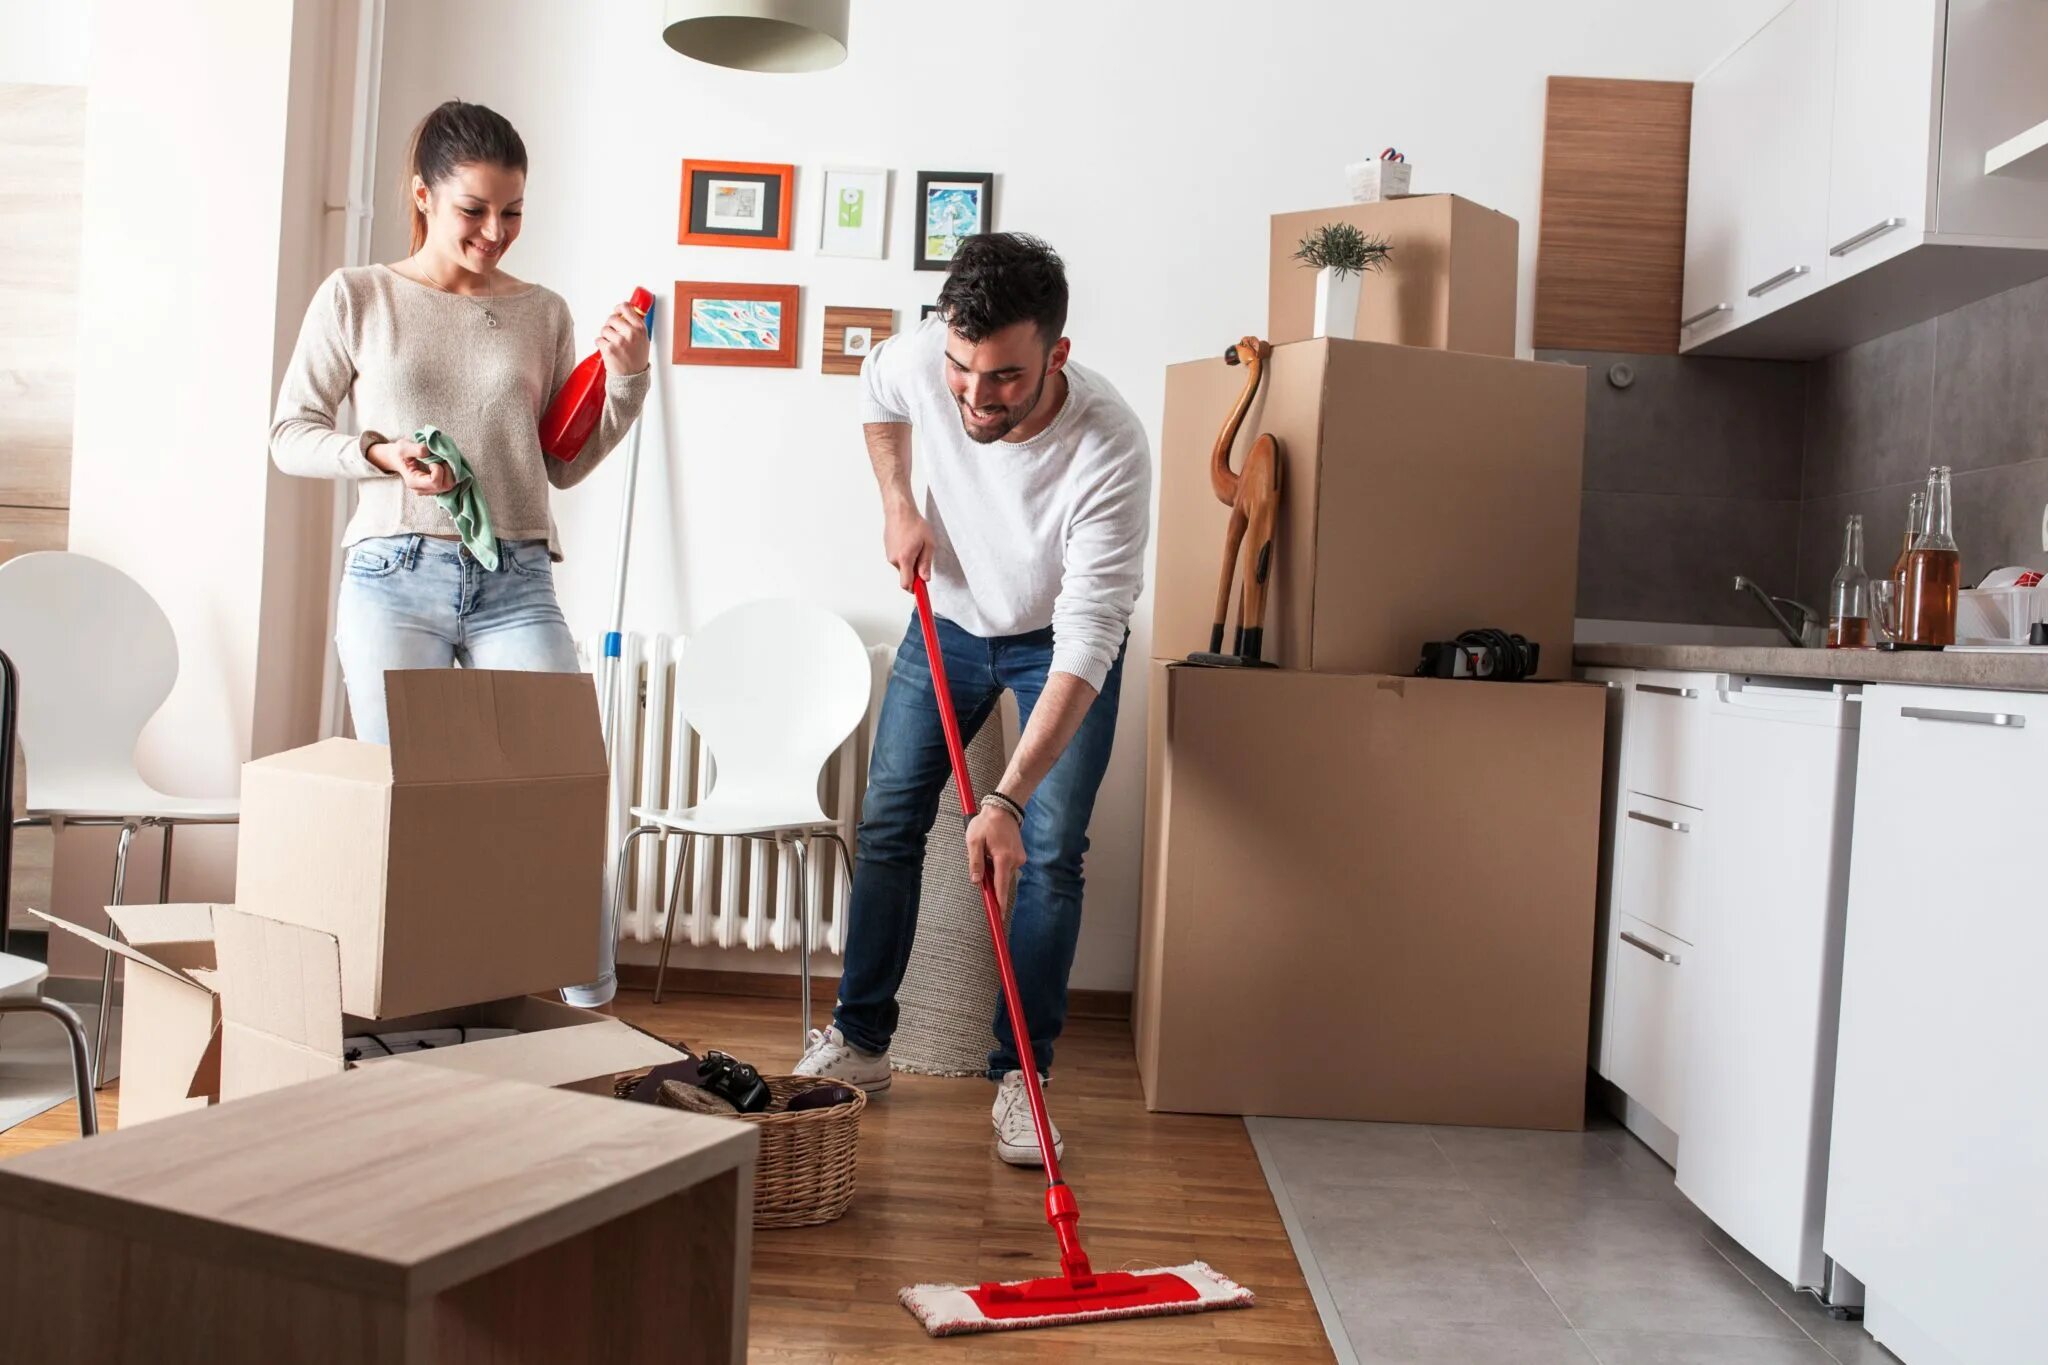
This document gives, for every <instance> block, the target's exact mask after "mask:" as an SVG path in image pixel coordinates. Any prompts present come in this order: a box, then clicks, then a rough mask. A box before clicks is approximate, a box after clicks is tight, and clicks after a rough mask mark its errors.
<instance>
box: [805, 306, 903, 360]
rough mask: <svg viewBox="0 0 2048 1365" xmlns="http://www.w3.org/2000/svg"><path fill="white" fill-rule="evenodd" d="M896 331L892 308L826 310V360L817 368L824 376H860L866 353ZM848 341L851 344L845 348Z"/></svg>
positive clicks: (894, 314) (894, 315)
mask: <svg viewBox="0 0 2048 1365" xmlns="http://www.w3.org/2000/svg"><path fill="white" fill-rule="evenodd" d="M895 331H896V310H895V309H893V308H827V309H826V310H825V357H824V363H823V364H822V365H821V366H819V368H820V369H822V370H824V372H825V373H826V374H859V373H860V367H861V366H863V365H865V364H866V363H867V359H868V352H870V351H872V350H874V349H875V347H877V346H879V345H881V344H882V343H883V342H885V341H887V340H888V339H889V338H890V336H892V335H893V334H894V333H895ZM863 334H865V339H864V340H863ZM849 340H850V341H852V342H853V343H854V344H852V345H848V342H849Z"/></svg>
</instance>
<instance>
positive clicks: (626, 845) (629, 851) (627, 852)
mask: <svg viewBox="0 0 2048 1365" xmlns="http://www.w3.org/2000/svg"><path fill="white" fill-rule="evenodd" d="M659 833H661V826H660V825H636V826H634V827H633V828H632V829H630V830H627V831H626V837H625V838H623V839H621V840H620V841H619V869H618V871H617V872H615V873H614V874H613V875H612V903H611V908H610V909H609V910H608V911H607V912H606V914H605V923H606V924H607V925H609V926H610V929H611V936H612V940H613V941H614V942H617V940H618V936H619V925H620V924H621V923H622V922H623V921H624V919H625V917H626V874H627V873H628V872H630V871H632V868H633V843H634V841H635V840H637V839H640V838H643V837H645V836H647V835H649V834H659Z"/></svg>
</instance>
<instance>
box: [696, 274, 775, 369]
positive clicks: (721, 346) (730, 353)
mask: <svg viewBox="0 0 2048 1365" xmlns="http://www.w3.org/2000/svg"><path fill="white" fill-rule="evenodd" d="M801 299H802V292H801V290H799V289H798V287H797V286H796V285H793V284H712V283H706V282H704V281H700V280H677V281H676V306H675V320H674V322H673V324H672V328H673V330H672V331H671V333H670V345H669V355H670V358H671V359H672V361H673V362H674V363H675V364H677V365H739V366H752V367H756V368H761V369H783V370H793V369H795V368H796V363H797V362H796V336H797V321H798V314H799V312H800V304H801Z"/></svg>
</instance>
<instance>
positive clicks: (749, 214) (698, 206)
mask: <svg viewBox="0 0 2048 1365" xmlns="http://www.w3.org/2000/svg"><path fill="white" fill-rule="evenodd" d="M795 189H796V167H795V166H785V165H778V164H775V163H772V162H762V161H692V160H685V161H684V162H683V189H682V204H681V206H680V208H679V209H678V211H677V212H678V218H677V225H676V241H677V242H678V243H679V244H681V245H683V246H742V247H757V248H760V249H762V250H767V251H787V250H789V229H790V223H791V222H792V220H793V218H794V213H793V210H794V208H795V206H796V196H795Z"/></svg>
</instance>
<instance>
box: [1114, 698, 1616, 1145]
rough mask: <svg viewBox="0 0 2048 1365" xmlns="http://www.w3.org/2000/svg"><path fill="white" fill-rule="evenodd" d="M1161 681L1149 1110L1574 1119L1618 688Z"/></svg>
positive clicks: (1156, 729) (1152, 828)
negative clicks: (1605, 733)
mask: <svg viewBox="0 0 2048 1365" xmlns="http://www.w3.org/2000/svg"><path fill="white" fill-rule="evenodd" d="M1149 681H1150V689H1151V709H1150V723H1149V733H1148V736H1147V740H1148V742H1147V766H1148V776H1147V792H1148V800H1147V803H1146V822H1145V852H1144V858H1145V874H1144V898H1143V908H1142V917H1141V924H1140V929H1139V948H1138V980H1137V994H1136V1000H1135V1011H1134V1012H1135V1025H1136V1032H1137V1038H1138V1066H1139V1070H1140V1072H1141V1074H1142V1076H1143V1078H1144V1088H1145V1102H1146V1104H1147V1106H1148V1107H1150V1108H1152V1109H1155V1110H1162V1109H1163V1110H1175V1111H1184V1112H1199V1113H1216V1114H1270V1115H1286V1116H1293V1117H1301V1118H1328V1119H1369V1120H1382V1121H1391V1122H1399V1123H1446V1124H1479V1125H1494V1126H1507V1127H1526V1128H1552V1129H1573V1128H1577V1127H1579V1126H1580V1124H1581V1122H1582V1119H1583V1115H1584V1110H1585V1094H1586V1030H1587V1013H1588V1009H1589V1002H1590V996H1591V975H1592V960H1593V912H1594V884H1595V876H1596V871H1597V862H1598V856H1599V843H1598V841H1599V833H1600V754H1601V732H1602V727H1603V724H1604V717H1605V697H1604V692H1603V689H1601V688H1598V687H1592V686H1587V685H1584V684H1579V683H1545V684H1530V683H1519V684H1516V683H1482V682H1471V681H1466V682H1449V681H1440V680H1434V679H1419V678H1406V677H1390V676H1384V675H1362V676H1344V675H1337V674H1316V673H1298V672H1283V671H1278V670H1236V669H1205V668H1191V667H1187V666H1183V665H1169V664H1167V663H1164V662H1161V661H1154V662H1153V663H1152V666H1151V674H1150V679H1149Z"/></svg>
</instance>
